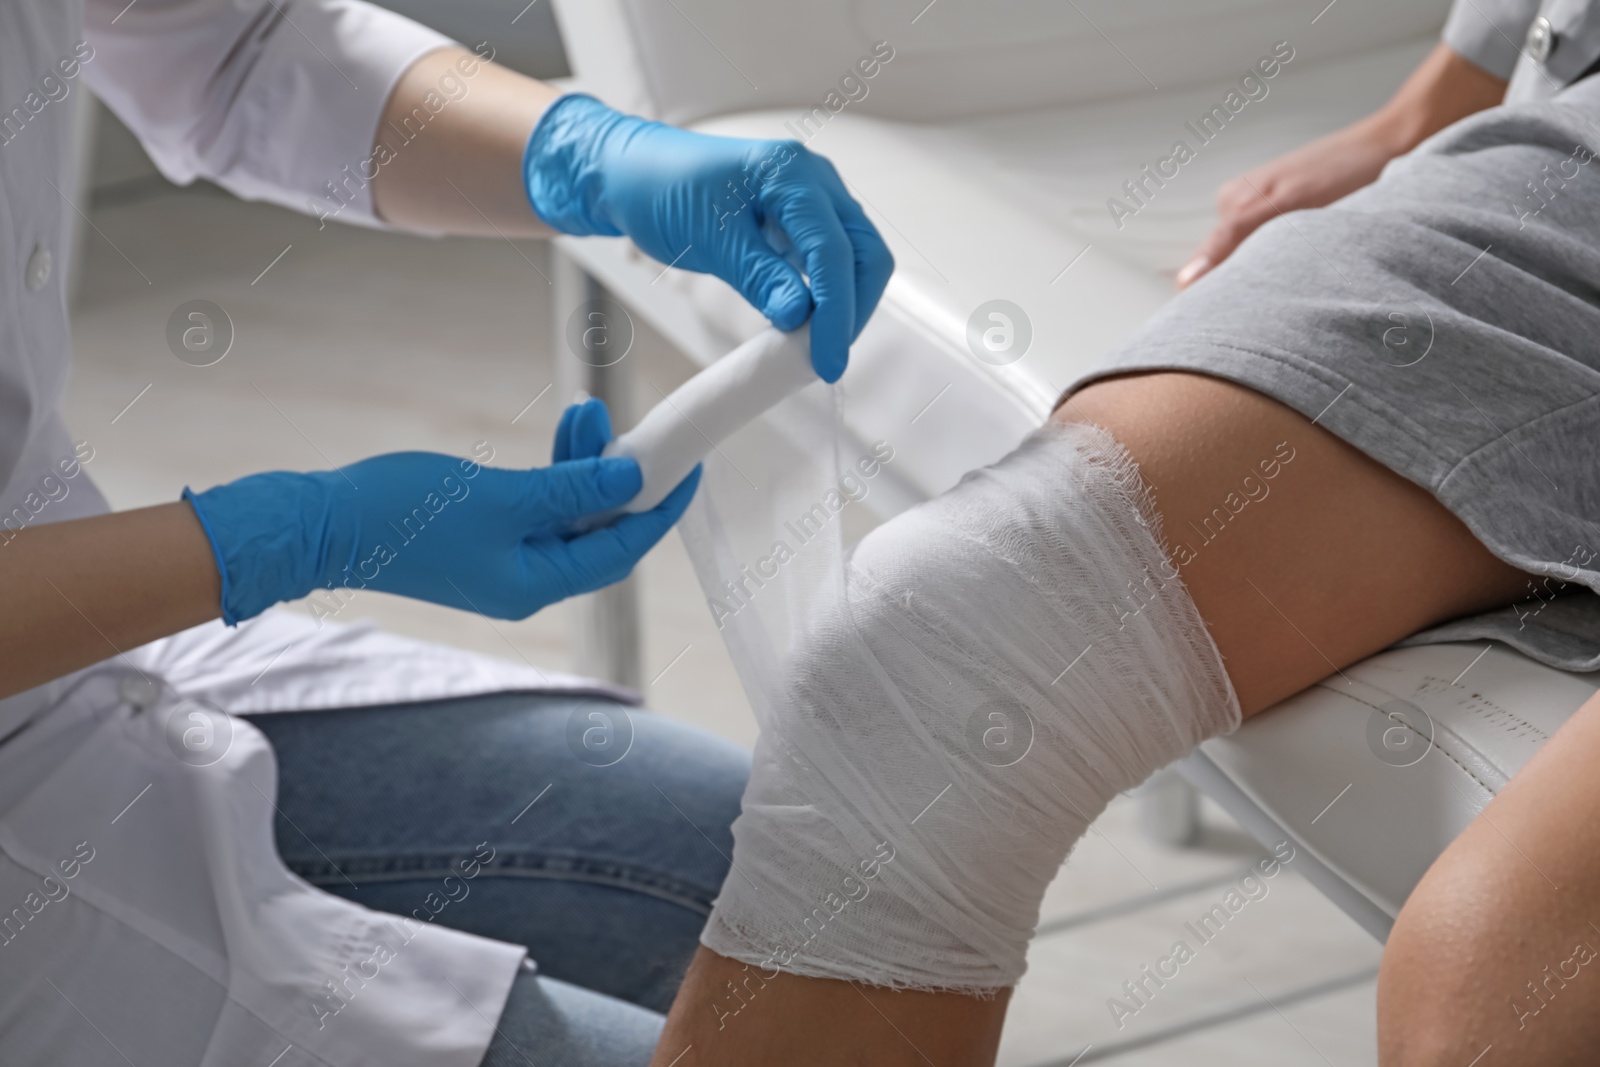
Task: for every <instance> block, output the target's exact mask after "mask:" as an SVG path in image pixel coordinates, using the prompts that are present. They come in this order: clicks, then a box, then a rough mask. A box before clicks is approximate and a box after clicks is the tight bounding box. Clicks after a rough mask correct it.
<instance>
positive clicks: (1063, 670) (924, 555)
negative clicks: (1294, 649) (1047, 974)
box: [702, 424, 1240, 992]
mask: <svg viewBox="0 0 1600 1067" xmlns="http://www.w3.org/2000/svg"><path fill="white" fill-rule="evenodd" d="M762 595H763V596H765V595H767V594H765V593H763V594H762ZM777 672H778V677H777V682H778V684H776V685H775V686H773V687H771V691H772V692H773V693H775V694H777V696H776V697H775V698H773V700H772V702H771V704H772V706H771V708H770V713H769V715H768V718H767V721H764V722H763V723H762V727H763V731H762V735H761V737H760V740H759V741H758V743H757V746H756V753H755V763H754V768H753V771H752V775H751V779H750V784H749V788H748V789H747V791H746V793H745V797H744V807H743V813H742V814H741V815H740V817H739V819H738V820H737V822H735V824H734V839H735V847H734V853H733V871H732V873H731V874H730V875H729V877H728V879H727V881H726V883H725V884H724V886H723V889H722V893H721V895H720V896H719V897H718V899H717V901H716V905H715V908H714V910H713V912H712V916H711V920H710V922H709V924H708V925H707V927H706V930H705V932H704V934H703V935H702V941H703V942H704V944H705V945H706V946H708V947H709V948H711V949H712V950H714V951H716V952H718V953H721V954H722V955H725V956H730V957H733V958H735V959H739V960H743V961H745V962H746V963H749V964H752V965H756V966H760V967H762V968H764V969H770V970H783V971H788V972H791V973H796V974H801V975H810V976H814V977H820V978H835V979H850V980H858V981H863V982H867V983H869V984H874V985H880V986H890V987H898V988H915V989H939V990H958V991H965V992H981V991H991V990H998V989H1001V988H1003V987H1007V986H1011V985H1014V984H1016V982H1017V980H1018V978H1020V977H1021V975H1022V973H1023V971H1024V969H1025V966H1026V962H1025V957H1026V951H1027V946H1028V942H1029V940H1030V939H1031V937H1032V935H1033V931H1034V928H1035V926H1036V925H1037V922H1038V918H1039V906H1040V902H1041V900H1042V899H1043V896H1044V892H1045V888H1046V886H1047V885H1048V884H1049V882H1050V880H1051V879H1052V878H1054V877H1055V874H1056V871H1057V870H1058V869H1059V868H1060V867H1061V864H1062V863H1063V862H1064V860H1065V858H1066V856H1067V853H1068V852H1069V851H1070V850H1071V848H1072V846H1073V845H1074V843H1075V842H1076V841H1077V840H1078V839H1079V838H1080V837H1081V836H1082V835H1083V833H1084V832H1085V830H1086V829H1087V827H1088V825H1089V823H1090V821H1092V820H1093V819H1094V818H1095V817H1096V816H1097V815H1099V814H1100V812H1101V811H1102V810H1103V809H1104V808H1105V806H1106V804H1107V803H1108V802H1109V801H1110V800H1111V798H1113V797H1115V796H1116V795H1117V794H1118V793H1119V792H1121V791H1123V790H1126V789H1128V788H1130V787H1132V786H1134V785H1137V784H1138V783H1139V782H1141V781H1143V780H1144V779H1145V778H1147V777H1148V776H1149V775H1150V774H1151V773H1152V772H1154V771H1155V770H1157V769H1158V768H1160V767H1163V766H1165V765H1166V764H1168V763H1170V762H1171V761H1173V760H1174V759H1177V758H1179V757H1181V756H1183V755H1184V754H1185V753H1187V752H1189V751H1190V750H1191V749H1192V748H1194V747H1195V746H1196V745H1198V744H1199V743H1200V742H1201V741H1204V740H1205V739H1207V738H1209V737H1212V736H1214V735H1217V734H1220V733H1223V732H1226V731H1229V730H1232V729H1233V728H1234V727H1236V726H1237V725H1238V723H1239V718H1240V716H1239V706H1238V702H1237V700H1236V699H1235V697H1234V694H1233V689H1232V686H1231V685H1230V683H1229V681H1228V678H1227V675H1226V674H1225V672H1224V669H1223V664H1222V661H1221V658H1220V656H1219V655H1218V653H1217V650H1216V647H1215V646H1214V645H1213V644H1212V641H1211V638H1210V635H1209V634H1208V633H1207V632H1206V629H1205V626H1204V624H1203V623H1202V621H1201V619H1200V616H1199V613H1198V612H1197V610H1196V608H1195V606H1194V603H1193V601H1192V600H1191V599H1190V597H1189V595H1188V593H1187V591H1186V590H1185V589H1184V587H1183V584H1182V582H1181V581H1180V580H1179V578H1178V574H1177V571H1176V569H1175V568H1174V567H1173V566H1172V565H1171V563H1170V562H1169V561H1168V559H1167V556H1166V554H1165V552H1164V551H1163V549H1162V547H1161V544H1160V539H1159V529H1158V527H1157V523H1156V517H1155V512H1154V511H1153V510H1152V508H1151V506H1150V503H1149V500H1148V498H1147V495H1146V493H1145V490H1144V489H1143V487H1142V483H1141V481H1140V478H1139V474H1138V471H1137V468H1136V467H1135V466H1134V464H1133V462H1132V460H1131V459H1130V458H1129V457H1128V456H1127V454H1126V453H1125V452H1124V451H1123V450H1122V449H1121V448H1120V446H1118V445H1117V444H1116V442H1115V441H1113V440H1112V439H1111V437H1110V436H1109V435H1107V434H1106V433H1105V432H1104V431H1102V430H1099V429H1097V428H1093V427H1088V426H1081V425H1079V426H1061V425H1054V424H1052V425H1050V426H1048V427H1046V428H1045V429H1042V430H1040V431H1038V432H1037V433H1035V434H1034V435H1033V436H1031V437H1030V438H1029V439H1028V440H1027V441H1026V442H1025V443H1024V444H1023V445H1022V446H1021V447H1020V448H1019V449H1018V450H1017V451H1015V452H1013V453H1012V454H1011V455H1010V456H1008V457H1006V458H1005V459H1004V460H1002V461H1001V462H1000V463H998V464H996V465H995V466H993V467H990V468H987V469H984V470H980V471H977V472H974V473H973V474H970V475H968V476H967V477H966V478H965V479H964V480H963V481H962V482H961V484H960V485H958V486H957V487H956V488H955V489H953V490H952V491H950V492H949V493H947V494H945V495H944V496H942V497H940V498H938V499H936V500H933V501H931V502H929V503H927V504H924V505H922V506H920V507H917V508H914V509H912V510H911V511H909V512H906V513H904V514H902V515H901V516H899V517H898V518H896V519H894V520H892V521H890V522H888V523H886V524H884V525H883V526H880V527H879V528H877V529H876V530H875V531H873V532H872V533H871V534H869V535H868V536H867V537H866V538H865V539H864V540H863V541H862V542H861V544H860V545H859V546H858V547H857V549H856V550H855V552H854V554H853V555H852V556H851V557H850V558H849V561H848V566H847V567H845V568H844V569H843V570H842V571H841V578H840V581H839V585H838V588H837V590H836V591H835V592H834V593H833V594H830V595H828V596H826V597H824V598H821V599H820V600H818V601H816V602H815V604H814V610H812V611H811V612H810V613H809V615H808V617H807V620H806V622H805V623H804V625H803V626H802V628H801V629H800V631H799V634H798V637H797V638H796V639H794V640H793V642H792V644H791V648H790V650H789V651H788V654H787V656H786V658H783V659H782V660H781V662H780V664H779V666H778V668H777Z"/></svg>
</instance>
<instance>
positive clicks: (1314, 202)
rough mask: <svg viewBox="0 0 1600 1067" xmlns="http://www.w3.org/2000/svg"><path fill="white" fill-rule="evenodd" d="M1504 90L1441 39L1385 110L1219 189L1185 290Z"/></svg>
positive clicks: (1181, 275) (1185, 273) (1181, 279)
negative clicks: (1283, 222) (1248, 242)
mask: <svg viewBox="0 0 1600 1067" xmlns="http://www.w3.org/2000/svg"><path fill="white" fill-rule="evenodd" d="M1505 88H1506V83H1505V82H1503V81H1501V80H1500V79H1499V78H1496V77H1495V76H1494V75H1492V74H1490V73H1488V72H1487V71H1485V70H1483V69H1482V68H1480V67H1478V66H1476V65H1475V64H1473V63H1472V62H1470V61H1469V60H1466V59H1463V58H1462V57H1461V56H1459V55H1457V54H1456V53H1455V52H1454V51H1453V50H1452V49H1451V48H1450V47H1449V46H1448V45H1445V44H1442V43H1441V44H1439V45H1438V46H1436V47H1435V48H1434V50H1433V51H1432V52H1430V53H1429V54H1428V56H1427V58H1426V59H1424V60H1423V61H1422V64H1421V65H1420V66H1418V67H1417V69H1416V70H1415V71H1413V72H1412V74H1411V76H1410V77H1409V78H1407V79H1406V82H1405V84H1404V85H1402V86H1401V87H1400V89H1399V91H1398V92H1396V93H1395V95H1394V97H1393V98H1392V99H1391V100H1390V101H1389V102H1388V103H1387V104H1385V105H1384V106H1383V107H1382V108H1380V109H1379V110H1378V111H1376V112H1374V113H1373V114H1371V115H1368V116H1367V117H1366V118H1364V119H1362V120H1360V121H1359V122H1356V123H1353V124H1351V125H1349V126H1346V127H1345V128H1344V129H1342V130H1336V131H1335V132H1333V133H1330V134H1328V135H1327V136H1326V137H1321V138H1319V139H1317V140H1315V141H1312V142H1311V143H1310V144H1308V145H1305V146H1304V147H1301V148H1297V149H1295V150H1294V151H1293V152H1290V153H1288V154H1287V155H1283V156H1279V157H1278V158H1277V159H1274V160H1272V161H1271V162H1270V163H1266V164H1263V165H1262V166H1259V167H1257V168H1256V169H1255V170H1252V171H1250V172H1248V173H1246V174H1241V175H1240V176H1239V177H1237V178H1234V179H1233V180H1231V181H1229V182H1227V183H1226V184H1225V185H1223V186H1222V188H1220V189H1218V190H1217V209H1218V212H1219V213H1220V215H1221V216H1222V217H1221V219H1220V221H1218V223H1217V225H1216V228H1215V229H1213V230H1212V231H1211V233H1210V235H1209V236H1207V237H1206V239H1205V240H1204V241H1202V242H1201V243H1200V247H1199V248H1198V249H1197V250H1196V251H1195V254H1194V256H1193V257H1192V258H1191V259H1190V260H1189V262H1188V263H1185V264H1184V265H1183V269H1182V270H1180V271H1178V276H1177V284H1178V288H1179V289H1184V288H1187V287H1188V286H1190V285H1192V284H1194V282H1195V281H1196V280H1197V279H1199V278H1200V277H1201V276H1202V275H1204V274H1205V273H1206V272H1207V271H1209V270H1211V269H1212V268H1213V267H1215V266H1216V265H1217V264H1219V263H1221V262H1222V261H1223V260H1225V259H1227V258H1228V256H1230V255H1232V254H1233V250H1234V249H1235V248H1238V247H1239V245H1240V244H1241V243H1242V242H1243V241H1244V239H1245V238H1246V237H1249V236H1250V235H1251V234H1252V233H1254V232H1255V230H1256V227H1258V226H1260V225H1261V224H1262V223H1264V222H1266V221H1267V220H1268V219H1271V218H1272V217H1273V216H1275V215H1281V214H1283V213H1284V212H1287V211H1298V210H1300V209H1302V208H1312V207H1322V206H1323V205H1325V204H1331V203H1333V202H1334V201H1335V200H1338V199H1339V198H1340V197H1342V196H1344V195H1345V194H1347V193H1352V192H1354V191H1355V190H1357V189H1359V188H1361V187H1362V186H1363V185H1367V184H1369V183H1370V182H1372V181H1373V180H1374V179H1376V178H1377V177H1378V174H1379V173H1380V172H1381V171H1382V170H1383V166H1384V164H1385V163H1387V162H1389V160H1391V159H1393V158H1395V157H1396V156H1401V155H1404V154H1405V153H1407V152H1409V151H1411V149H1413V148H1415V147H1416V146H1417V145H1418V144H1420V143H1422V141H1423V140H1424V139H1426V138H1427V137H1429V136H1430V135H1432V134H1434V133H1436V132H1438V131H1439V130H1442V129H1444V128H1445V127H1446V126H1448V125H1450V124H1451V123H1453V122H1455V121H1457V120H1458V119H1462V118H1465V117H1466V116H1468V115H1471V114H1473V113H1474V112H1477V111H1482V110H1483V109H1484V108H1487V107H1493V106H1494V105H1495V104H1498V103H1499V102H1500V100H1501V98H1502V97H1504V95H1505Z"/></svg>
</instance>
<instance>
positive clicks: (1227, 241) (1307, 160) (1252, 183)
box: [1177, 116, 1405, 289]
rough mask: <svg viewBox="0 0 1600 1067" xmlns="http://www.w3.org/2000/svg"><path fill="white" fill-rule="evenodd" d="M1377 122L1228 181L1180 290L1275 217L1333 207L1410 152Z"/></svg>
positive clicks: (1180, 276) (1324, 139)
mask: <svg viewBox="0 0 1600 1067" xmlns="http://www.w3.org/2000/svg"><path fill="white" fill-rule="evenodd" d="M1376 118H1377V116H1369V117H1368V118H1365V119H1363V120H1361V121H1360V122H1357V123H1356V124H1354V125H1352V126H1346V127H1345V128H1344V129H1342V130H1337V131H1335V132H1333V133H1330V134H1328V135H1327V136H1326V137H1320V138H1318V139H1317V140H1315V141H1312V142H1311V143H1310V144H1308V145H1304V146H1302V147H1300V148H1297V149H1295V150H1294V151H1293V152H1290V153H1288V154H1287V155H1282V156H1279V157H1278V158H1277V159H1274V160H1272V161H1271V162H1269V163H1265V164H1263V165H1262V166H1259V167H1257V168H1256V169H1255V170H1252V171H1248V172H1247V173H1244V174H1241V175H1239V176H1238V177H1236V178H1232V179H1230V180H1229V181H1227V182H1226V183H1224V184H1223V185H1222V187H1221V188H1219V189H1218V190H1217V212H1218V214H1219V215H1220V216H1221V218H1220V219H1219V220H1218V222H1217V225H1216V226H1215V228H1213V229H1212V231H1211V233H1210V234H1208V235H1207V237H1206V239H1205V240H1204V241H1202V242H1201V243H1200V247H1199V248H1198V249H1197V250H1196V251H1195V254H1194V256H1193V257H1192V258H1191V259H1190V260H1189V262H1188V263H1185V264H1184V265H1183V269H1182V270H1180V271H1178V277H1177V284H1178V288H1179V289H1184V288H1187V287H1188V286H1190V285H1191V284H1193V283H1194V282H1195V281H1196V280H1197V279H1198V278H1199V277H1200V276H1201V275H1203V274H1205V273H1206V272H1207V271H1209V270H1210V269H1211V268H1212V267H1214V266H1216V265H1217V264H1218V263H1221V262H1222V261H1223V260H1224V259H1227V258H1228V256H1230V255H1232V254H1233V250H1234V249H1235V248H1238V247H1239V245H1240V244H1241V243H1242V242H1243V241H1244V239H1245V238H1246V237H1249V236H1250V235H1251V234H1252V233H1254V232H1255V230H1256V227H1258V226H1260V225H1261V224H1262V223H1264V222H1266V221H1267V220H1269V219H1271V218H1273V217H1274V216H1276V215H1281V214H1283V213H1284V212H1288V211H1298V210H1300V209H1301V208H1309V207H1322V206H1323V205H1324V204H1331V203H1333V202H1334V201H1335V200H1338V199H1339V198H1340V197H1342V196H1344V195H1345V194H1346V193H1352V192H1355V191H1356V190H1357V189H1359V188H1361V187H1362V186H1363V185H1367V184H1369V183H1370V182H1372V180H1373V179H1375V178H1376V177H1377V176H1378V174H1379V172H1380V171H1382V170H1383V165H1384V164H1385V163H1387V162H1389V160H1391V159H1393V158H1394V157H1395V156H1397V155H1400V154H1401V153H1402V152H1404V151H1405V149H1404V148H1402V147H1397V146H1396V145H1395V144H1394V142H1393V139H1392V138H1391V137H1389V136H1388V135H1387V132H1386V131H1385V130H1384V129H1383V128H1382V125H1381V124H1380V123H1377V122H1375V121H1374V120H1375V119H1376Z"/></svg>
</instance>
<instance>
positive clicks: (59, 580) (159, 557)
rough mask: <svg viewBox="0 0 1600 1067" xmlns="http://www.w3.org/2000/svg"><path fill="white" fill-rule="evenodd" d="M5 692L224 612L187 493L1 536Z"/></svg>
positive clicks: (0, 677) (1, 690)
mask: <svg viewBox="0 0 1600 1067" xmlns="http://www.w3.org/2000/svg"><path fill="white" fill-rule="evenodd" d="M0 590H3V595H4V600H5V604H6V610H5V612H4V614H3V615H0V649H4V650H5V654H4V655H3V656H0V697H5V696H10V695H12V694H13V693H19V692H21V691H23V690H24V689H29V688H31V687H33V686H35V685H39V684H41V683H43V682H47V681H49V680H50V679H52V678H58V677H60V676H61V675H63V674H66V673H68V672H69V671H72V670H76V669H77V668H79V667H86V666H88V665H89V664H91V663H96V662H98V661H100V660H102V659H106V658H108V657H110V656H114V655H116V654H117V653H119V652H123V651H126V650H127V649H130V648H134V647H136V646H138V645H142V644H144V643H145V642H147V641H153V640H155V639H156V638H158V637H164V636H166V635H168V634H172V633H176V632H178V631H179V630H183V629H187V628H188V627H190V626H195V625H198V624H199V623H202V622H205V621H206V620H208V619H214V618H216V617H217V616H218V615H219V614H220V604H221V579H220V578H219V577H218V574H217V566H216V562H215V560H214V558H213V556H212V552H211V545H210V542H208V541H207V540H206V535H205V531H204V530H203V529H202V528H201V526H200V522H199V520H198V519H197V518H195V514H194V510H193V509H192V508H191V507H190V506H189V505H188V504H186V503H173V504H162V505H160V506H158V507H153V508H140V509H138V510H135V511H123V512H117V513H115V514H111V515H100V516H96V517H94V518H90V519H77V520H74V521H71V522H60V523H51V524H49V525H45V526H34V527H30V528H28V529H26V530H23V531H21V532H19V533H17V534H16V535H15V536H14V537H12V538H11V540H10V541H7V542H4V543H0Z"/></svg>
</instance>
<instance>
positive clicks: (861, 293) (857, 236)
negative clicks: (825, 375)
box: [821, 159, 894, 341]
mask: <svg viewBox="0 0 1600 1067" xmlns="http://www.w3.org/2000/svg"><path fill="white" fill-rule="evenodd" d="M821 162H822V164H823V165H824V166H826V167H827V168H828V169H829V170H830V171H833V164H831V163H829V162H828V161H827V160H825V159H824V160H821ZM828 193H829V197H830V199H831V200H832V201H833V206H834V210H836V211H838V213H839V222H840V224H841V225H842V226H843V227H844V232H845V233H846V234H847V235H848V236H849V238H850V250H851V252H852V253H853V254H854V255H855V264H856V319H855V329H854V331H853V332H852V333H851V334H850V339H851V340H852V341H854V340H855V339H856V338H857V337H859V336H861V331H862V329H864V328H865V327H866V325H867V320H868V319H870V318H872V313H873V312H874V311H876V310H877V309H878V301H879V299H881V298H882V296H883V291H884V290H885V289H887V288H888V287H889V278H890V277H891V276H892V275H893V274H894V253H892V252H890V251H889V246H888V245H887V244H886V243H884V240H883V235H882V234H881V233H879V232H878V228H877V227H876V226H874V225H873V224H872V220H871V219H869V218H867V213H866V211H864V210H863V209H862V207H861V205H860V204H859V203H857V202H856V199H855V197H853V196H851V195H850V192H849V190H848V189H846V188H845V184H844V181H843V180H842V179H841V178H839V177H838V175H837V172H834V180H833V183H832V185H830V186H829V187H828Z"/></svg>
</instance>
